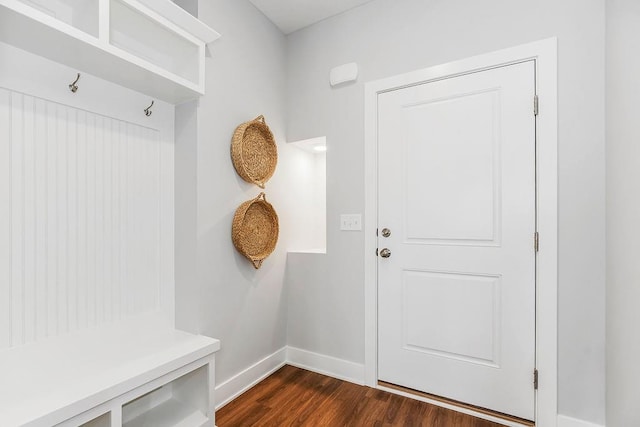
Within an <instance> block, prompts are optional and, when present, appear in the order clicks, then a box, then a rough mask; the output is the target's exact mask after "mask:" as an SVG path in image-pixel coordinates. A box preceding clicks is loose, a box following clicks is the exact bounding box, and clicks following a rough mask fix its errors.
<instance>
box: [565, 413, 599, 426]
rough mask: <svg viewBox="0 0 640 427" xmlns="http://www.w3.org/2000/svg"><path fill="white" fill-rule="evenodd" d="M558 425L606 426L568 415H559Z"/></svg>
mask: <svg viewBox="0 0 640 427" xmlns="http://www.w3.org/2000/svg"><path fill="white" fill-rule="evenodd" d="M558 427H604V426H603V425H600V424H593V423H590V422H588V421H583V420H579V419H577V418H571V417H567V416H566V415H558Z"/></svg>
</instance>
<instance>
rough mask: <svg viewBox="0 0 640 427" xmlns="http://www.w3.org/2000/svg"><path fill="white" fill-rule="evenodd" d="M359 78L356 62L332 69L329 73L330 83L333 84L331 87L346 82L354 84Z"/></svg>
mask: <svg viewBox="0 0 640 427" xmlns="http://www.w3.org/2000/svg"><path fill="white" fill-rule="evenodd" d="M357 78H358V64H356V63H355V62H351V63H349V64H344V65H340V66H338V67H335V68H332V69H331V72H330V73H329V82H330V83H331V86H336V85H339V84H341V83H346V82H353V81H355V80H356V79H357Z"/></svg>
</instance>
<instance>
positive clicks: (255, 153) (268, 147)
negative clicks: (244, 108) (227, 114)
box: [231, 116, 278, 188]
mask: <svg viewBox="0 0 640 427" xmlns="http://www.w3.org/2000/svg"><path fill="white" fill-rule="evenodd" d="M231 160H232V161H233V167H234V168H235V169H236V172H238V175H240V176H241V177H242V179H244V180H245V181H247V182H251V183H253V184H256V185H257V186H259V187H260V188H264V185H265V183H266V182H267V181H268V180H269V178H271V176H273V173H274V172H275V170H276V164H277V163H278V149H277V147H276V142H275V140H274V139H273V133H271V129H269V126H267V123H266V122H265V120H264V116H258V117H256V118H255V119H253V120H251V121H249V122H245V123H242V124H241V125H240V126H238V127H237V128H236V130H235V132H234V133H233V138H232V139H231Z"/></svg>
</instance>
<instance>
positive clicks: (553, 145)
mask: <svg viewBox="0 0 640 427" xmlns="http://www.w3.org/2000/svg"><path fill="white" fill-rule="evenodd" d="M531 60H533V61H534V64H535V79H536V81H535V87H536V94H537V95H538V98H539V100H540V109H539V113H538V116H537V117H536V198H537V201H536V204H537V206H536V217H537V231H538V233H539V235H540V250H539V252H538V253H537V258H536V355H535V357H536V368H537V369H538V372H539V386H538V390H537V392H536V398H535V399H536V401H535V405H536V408H535V417H536V425H539V426H545V427H547V426H548V427H552V426H555V425H556V424H557V413H558V410H557V407H558V402H557V394H558V391H557V382H558V379H557V367H558V358H557V350H558V343H557V336H558V312H557V307H558V295H557V290H558V76H557V69H558V66H557V63H558V60H557V39H556V38H555V37H553V38H549V39H545V40H541V41H537V42H533V43H528V44H524V45H520V46H516V47H513V48H508V49H503V50H499V51H495V52H491V53H487V54H483V55H478V56H474V57H471V58H466V59H462V60H459V61H454V62H449V63H446V64H442V65H437V66H433V67H429V68H425V69H422V70H418V71H413V72H409V73H406V74H401V75H397V76H393V77H389V78H384V79H381V80H376V81H371V82H367V83H366V84H365V106H364V107H365V120H364V126H365V140H364V157H365V158H364V160H365V163H364V187H365V211H364V217H365V221H364V232H365V247H364V254H363V259H364V270H365V271H364V278H365V289H364V291H365V363H364V370H365V384H366V385H368V386H370V387H374V388H378V387H379V386H378V312H377V303H378V301H377V300H378V286H377V285H378V274H377V258H376V257H374V256H372V254H374V251H375V250H376V248H377V238H376V228H377V224H378V212H377V206H378V155H377V153H378V131H377V129H378V104H377V100H378V95H379V94H381V93H384V92H389V91H393V90H397V89H401V88H405V87H409V86H414V85H418V84H423V83H428V82H430V81H435V80H441V79H444V78H450V77H455V76H459V75H464V74H469V73H474V72H479V71H484V70H488V69H492V68H496V67H501V66H506V65H510V64H515V63H520V62H524V61H531ZM531 102H532V105H531V108H532V109H533V99H532V100H531ZM532 244H533V236H532ZM532 381H533V373H532Z"/></svg>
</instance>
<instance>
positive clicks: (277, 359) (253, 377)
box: [216, 347, 287, 410]
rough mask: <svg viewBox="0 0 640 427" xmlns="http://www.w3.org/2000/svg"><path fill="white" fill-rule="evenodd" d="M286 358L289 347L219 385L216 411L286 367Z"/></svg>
mask: <svg viewBox="0 0 640 427" xmlns="http://www.w3.org/2000/svg"><path fill="white" fill-rule="evenodd" d="M286 358H287V347H282V348H281V349H280V350H278V351H276V352H275V353H273V354H271V355H269V356H267V357H265V358H264V359H262V360H261V361H259V362H257V363H255V364H254V365H251V366H249V367H248V368H247V369H245V370H244V371H242V372H240V373H239V374H237V375H234V376H233V377H231V378H230V379H228V380H227V381H225V382H223V383H222V384H218V385H217V386H216V410H218V409H220V408H222V407H223V406H224V405H226V404H227V403H229V402H231V401H232V400H233V399H235V398H236V397H238V396H240V395H241V394H242V393H244V392H245V391H247V390H249V389H250V388H251V387H253V386H254V385H256V384H258V383H259V382H260V381H262V380H263V379H265V378H266V377H268V376H269V375H271V374H272V373H274V372H275V371H277V370H278V369H280V368H281V367H282V366H284V365H285V363H286Z"/></svg>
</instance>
